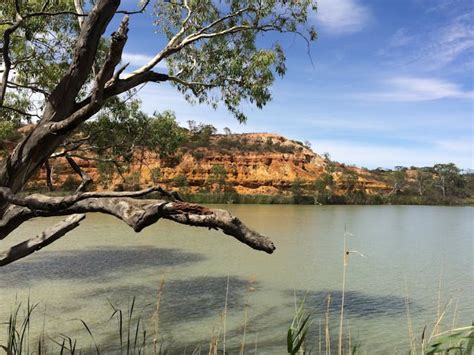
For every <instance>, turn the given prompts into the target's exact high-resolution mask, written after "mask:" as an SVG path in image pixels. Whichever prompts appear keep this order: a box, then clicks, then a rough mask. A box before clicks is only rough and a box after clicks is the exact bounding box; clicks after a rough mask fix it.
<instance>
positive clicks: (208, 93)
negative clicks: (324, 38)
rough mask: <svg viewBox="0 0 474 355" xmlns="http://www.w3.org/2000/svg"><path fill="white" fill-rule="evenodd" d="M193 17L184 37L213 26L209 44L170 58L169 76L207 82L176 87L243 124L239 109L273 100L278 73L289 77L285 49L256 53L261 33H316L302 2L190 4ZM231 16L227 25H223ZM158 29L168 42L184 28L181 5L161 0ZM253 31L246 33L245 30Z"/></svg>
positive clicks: (307, 5)
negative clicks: (220, 107) (245, 104)
mask: <svg viewBox="0 0 474 355" xmlns="http://www.w3.org/2000/svg"><path fill="white" fill-rule="evenodd" d="M188 6H189V9H190V10H191V13H192V14H193V15H192V17H191V18H190V19H189V21H188V22H186V20H184V21H185V23H186V25H187V26H186V27H185V28H184V30H183V36H186V35H189V34H192V33H196V32H197V31H199V30H200V29H201V28H202V26H203V25H206V24H213V26H212V27H211V28H209V31H207V32H208V34H207V36H206V41H204V42H200V43H199V44H198V43H195V42H194V41H192V38H193V37H191V39H190V40H189V41H190V42H191V43H190V44H189V45H188V46H186V47H184V48H182V49H181V50H180V51H178V52H177V53H176V54H174V55H173V56H171V57H170V58H168V66H169V71H170V73H171V74H175V73H178V72H179V73H181V77H182V79H183V80H186V81H188V82H199V83H206V84H207V85H196V86H193V87H189V86H186V85H183V84H180V83H175V85H176V86H177V88H178V90H179V91H181V92H182V93H183V94H184V95H185V97H186V99H188V100H189V101H191V102H206V103H208V104H210V105H212V106H214V107H216V106H217V104H218V103H219V102H221V103H223V104H224V105H225V107H226V108H227V109H228V110H229V111H230V112H232V113H233V114H234V115H235V116H236V118H237V119H238V120H239V121H241V122H242V121H245V120H246V116H245V115H244V113H243V112H242V111H241V109H240V104H241V102H242V101H249V102H251V103H254V104H255V105H256V106H257V107H259V108H261V107H263V106H264V105H265V104H266V103H267V102H268V101H269V100H270V98H271V94H270V91H269V86H270V85H271V84H272V83H273V81H274V76H275V74H277V75H280V76H282V75H284V74H285V72H286V67H285V55H284V52H283V49H282V47H281V45H280V44H279V43H278V42H274V43H273V45H270V46H269V47H268V48H258V45H257V43H258V39H259V38H258V36H257V34H258V33H259V32H266V31H277V32H280V33H285V32H296V33H300V34H303V35H304V36H306V38H307V39H308V40H314V39H315V38H316V33H315V31H314V29H313V28H311V27H308V26H307V25H306V22H307V20H308V15H309V13H310V11H311V9H314V10H315V3H313V1H310V0H302V1H283V0H271V1H265V2H262V1H259V0H250V1H246V2H241V1H237V0H232V1H226V2H214V1H189V2H188ZM226 14H227V15H228V17H227V18H226V19H225V20H219V19H221V18H223V16H225V15H226ZM155 17H156V22H155V24H156V27H157V32H158V33H164V34H165V35H166V36H167V37H168V39H169V40H172V38H173V37H174V36H175V34H176V32H177V30H178V29H179V28H181V27H182V24H183V8H182V6H181V5H180V3H174V2H170V1H166V0H160V1H158V2H157V4H156V5H155ZM247 28H248V29H252V28H253V29H254V30H250V31H248V30H245V29H247ZM216 54H217V55H216Z"/></svg>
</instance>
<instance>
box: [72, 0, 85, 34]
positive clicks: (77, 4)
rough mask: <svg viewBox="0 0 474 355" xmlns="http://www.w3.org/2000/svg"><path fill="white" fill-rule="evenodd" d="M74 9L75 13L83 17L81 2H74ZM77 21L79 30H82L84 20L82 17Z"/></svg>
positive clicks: (77, 0)
mask: <svg viewBox="0 0 474 355" xmlns="http://www.w3.org/2000/svg"><path fill="white" fill-rule="evenodd" d="M74 7H75V8H76V12H77V13H78V14H81V15H84V9H83V8H82V0H74ZM77 21H78V22H79V28H80V29H82V25H83V23H84V19H83V18H82V17H78V18H77Z"/></svg>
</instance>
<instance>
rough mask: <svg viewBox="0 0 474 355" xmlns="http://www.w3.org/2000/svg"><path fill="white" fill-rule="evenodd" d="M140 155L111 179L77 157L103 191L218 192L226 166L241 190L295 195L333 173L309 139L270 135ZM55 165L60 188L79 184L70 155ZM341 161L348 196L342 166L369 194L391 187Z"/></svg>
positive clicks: (41, 182)
mask: <svg viewBox="0 0 474 355" xmlns="http://www.w3.org/2000/svg"><path fill="white" fill-rule="evenodd" d="M134 154H135V159H134V160H133V161H134V162H133V163H132V165H131V166H129V167H128V169H127V170H126V171H123V172H122V174H118V173H117V172H114V173H112V174H110V175H109V176H107V177H106V176H105V174H104V173H103V171H102V170H101V167H100V163H98V162H97V161H96V160H84V159H79V158H75V159H76V162H77V163H78V165H79V166H80V167H81V169H82V170H83V171H84V172H86V173H87V174H88V175H89V176H90V177H91V178H92V180H93V182H94V184H93V185H92V189H97V190H104V189H112V190H120V189H124V188H127V189H129V188H134V189H139V188H144V187H148V186H152V185H154V184H157V183H159V184H161V185H164V186H166V187H168V188H173V187H175V188H176V187H178V186H181V187H183V186H185V188H186V189H187V191H189V192H198V191H203V190H206V191H208V190H209V189H210V190H215V189H216V186H215V185H216V184H215V183H210V182H211V181H214V182H215V177H214V179H213V175H215V168H213V167H215V166H220V167H223V169H224V170H225V185H226V188H231V189H232V190H234V191H236V192H237V193H239V194H266V195H278V194H291V189H292V186H294V184H295V182H296V181H297V182H298V184H299V185H300V186H301V188H302V190H303V192H305V193H311V191H312V190H313V189H314V183H315V181H317V180H318V179H319V178H320V177H321V175H322V174H323V173H325V172H326V171H327V166H328V164H329V162H328V161H327V160H326V159H325V158H324V157H322V156H321V155H319V154H316V153H315V152H313V151H312V150H311V149H310V148H308V147H306V146H305V145H304V144H303V143H301V142H298V141H294V140H289V139H287V138H285V137H283V136H280V135H277V134H270V133H245V134H229V135H219V134H218V135H213V136H211V138H210V140H209V142H208V144H206V146H198V147H196V146H193V147H189V146H188V147H185V148H181V149H180V150H179V151H178V152H177V154H176V157H175V158H174V159H160V158H159V156H158V155H157V153H155V152H152V151H143V150H141V149H137V150H136V151H135V153H134ZM50 165H51V166H52V170H53V174H52V176H53V184H54V186H55V187H56V188H57V189H61V188H66V187H69V188H71V185H74V184H76V185H78V184H79V182H80V178H79V176H78V175H76V174H75V173H74V171H73V170H72V169H71V167H70V166H69V165H68V164H67V162H66V161H65V159H63V158H59V159H52V160H51V161H50ZM335 165H336V166H337V167H339V169H337V170H338V171H337V172H334V173H332V175H333V178H334V181H335V185H336V187H335V191H334V192H335V193H339V194H343V183H342V172H341V171H340V170H341V169H340V168H341V167H342V168H344V169H345V170H346V171H352V172H353V173H354V174H355V175H356V176H357V179H356V180H357V181H356V187H357V188H358V189H360V190H363V191H364V192H365V193H366V194H369V195H370V194H375V193H380V192H382V191H389V190H390V187H389V186H388V185H387V184H386V183H385V182H383V181H380V180H378V179H376V178H375V177H374V176H372V175H371V174H370V172H369V171H367V170H365V169H360V168H356V167H347V166H344V165H343V164H339V163H335ZM220 170H221V171H222V168H221V169H220ZM184 177H185V178H184ZM178 180H179V181H181V183H180V185H179V184H178V183H177V181H178ZM183 181H184V183H183ZM29 186H30V187H35V188H42V187H45V186H46V172H45V169H41V170H40V171H39V173H38V174H37V175H36V176H35V178H34V179H32V182H31V183H30V185H29Z"/></svg>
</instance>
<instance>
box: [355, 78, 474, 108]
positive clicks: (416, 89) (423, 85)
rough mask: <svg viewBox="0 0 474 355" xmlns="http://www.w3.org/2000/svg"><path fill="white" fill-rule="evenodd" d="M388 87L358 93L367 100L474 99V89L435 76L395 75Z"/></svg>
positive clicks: (389, 81) (387, 82) (388, 81)
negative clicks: (463, 87) (465, 88)
mask: <svg viewBox="0 0 474 355" xmlns="http://www.w3.org/2000/svg"><path fill="white" fill-rule="evenodd" d="M386 84H387V86H388V88H386V89H385V90H382V91H380V92H374V93H363V94H360V95H357V96H358V97H359V98H362V99H366V100H378V101H400V102H418V101H433V100H440V99H471V100H472V99H473V98H474V92H473V91H465V90H463V89H462V88H461V87H460V86H459V85H457V84H455V83H451V82H449V81H445V80H440V79H434V78H418V77H395V78H391V79H388V80H387V81H386Z"/></svg>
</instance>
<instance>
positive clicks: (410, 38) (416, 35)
mask: <svg viewBox="0 0 474 355" xmlns="http://www.w3.org/2000/svg"><path fill="white" fill-rule="evenodd" d="M473 19H474V14H473V11H472V10H471V11H470V12H468V13H465V14H462V15H459V16H455V17H453V18H451V19H450V20H449V21H448V22H447V23H445V24H442V25H439V24H437V26H436V27H433V26H432V27H428V28H424V29H422V30H420V29H419V28H416V29H413V30H412V31H410V30H409V29H407V28H400V29H398V30H397V31H396V32H395V33H394V34H393V35H392V37H391V38H390V39H389V42H388V44H387V47H386V48H384V49H383V50H381V51H379V53H380V54H381V55H384V56H387V57H389V58H390V61H391V62H393V64H395V65H397V66H405V67H415V68H417V69H421V70H424V71H431V70H437V69H441V68H444V67H446V66H448V65H450V64H459V60H460V59H461V61H462V60H466V59H469V58H465V57H466V55H467V54H469V53H470V52H472V50H473V49H474V25H473ZM471 69H472V67H471Z"/></svg>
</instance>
